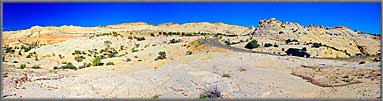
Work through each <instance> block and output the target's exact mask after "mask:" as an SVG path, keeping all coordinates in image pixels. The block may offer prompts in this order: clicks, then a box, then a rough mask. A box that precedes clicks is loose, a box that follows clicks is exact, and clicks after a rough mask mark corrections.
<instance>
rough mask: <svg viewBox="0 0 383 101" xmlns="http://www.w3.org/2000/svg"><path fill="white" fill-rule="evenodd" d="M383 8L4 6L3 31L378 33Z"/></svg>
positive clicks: (335, 5) (370, 5)
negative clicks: (274, 24)
mask: <svg viewBox="0 0 383 101" xmlns="http://www.w3.org/2000/svg"><path fill="white" fill-rule="evenodd" d="M380 15H381V9H380V3H378V2H375V3H367V2H366V3H364V2H355V3H350V2H347V3H346V2H344V3H335V2H333V3H320V2H305V3H302V2H301V3H291V2H283V3H276V2H274V3H260V2H248V3H228V2H226V3H224V2H221V3H207V2H205V3H4V4H3V29H4V30H19V29H28V28H30V27H32V26H35V25H39V26H50V25H53V26H62V25H76V26H103V25H109V24H119V23H127V22H147V23H149V24H160V23H165V22H173V23H187V22H223V23H227V24H235V25H241V26H257V25H258V22H259V20H262V19H267V18H273V17H274V18H277V19H279V20H281V21H288V22H297V23H299V24H301V25H304V26H307V25H310V24H315V25H323V26H329V27H334V26H338V25H346V26H349V27H350V28H351V29H354V30H360V31H362V32H368V33H375V34H378V33H380V22H381V20H380Z"/></svg>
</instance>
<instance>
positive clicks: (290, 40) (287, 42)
mask: <svg viewBox="0 0 383 101" xmlns="http://www.w3.org/2000/svg"><path fill="white" fill-rule="evenodd" d="M291 42H298V40H296V39H287V40H286V41H285V43H286V44H289V43H291Z"/></svg>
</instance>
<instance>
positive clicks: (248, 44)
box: [245, 40, 259, 49]
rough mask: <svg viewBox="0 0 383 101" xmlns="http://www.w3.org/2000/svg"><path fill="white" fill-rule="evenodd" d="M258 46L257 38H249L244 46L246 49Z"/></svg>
mask: <svg viewBox="0 0 383 101" xmlns="http://www.w3.org/2000/svg"><path fill="white" fill-rule="evenodd" d="M258 47H259V44H258V41H257V40H251V41H250V42H249V43H247V44H246V46H245V48H247V49H254V48H258Z"/></svg>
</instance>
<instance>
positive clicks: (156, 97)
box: [153, 95, 161, 99]
mask: <svg viewBox="0 0 383 101" xmlns="http://www.w3.org/2000/svg"><path fill="white" fill-rule="evenodd" d="M160 96H161V95H154V96H153V99H158V98H159V97H160Z"/></svg>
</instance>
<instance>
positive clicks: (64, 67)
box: [60, 62, 77, 70]
mask: <svg viewBox="0 0 383 101" xmlns="http://www.w3.org/2000/svg"><path fill="white" fill-rule="evenodd" d="M60 68H61V69H74V70H77V68H76V66H74V65H73V64H72V63H70V62H68V63H67V64H66V65H64V66H61V67H60Z"/></svg>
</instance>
